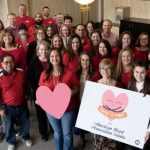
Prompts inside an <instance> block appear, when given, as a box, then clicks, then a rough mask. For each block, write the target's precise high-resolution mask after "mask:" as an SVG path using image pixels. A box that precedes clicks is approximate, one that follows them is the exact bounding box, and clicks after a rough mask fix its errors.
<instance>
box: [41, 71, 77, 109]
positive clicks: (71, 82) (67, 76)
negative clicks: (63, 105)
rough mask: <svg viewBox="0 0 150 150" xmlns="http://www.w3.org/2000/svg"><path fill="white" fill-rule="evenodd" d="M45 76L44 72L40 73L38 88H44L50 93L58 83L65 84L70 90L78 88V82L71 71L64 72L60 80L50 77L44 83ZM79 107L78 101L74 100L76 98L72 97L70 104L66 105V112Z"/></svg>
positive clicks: (56, 77)
mask: <svg viewBox="0 0 150 150" xmlns="http://www.w3.org/2000/svg"><path fill="white" fill-rule="evenodd" d="M45 76H46V74H45V71H43V72H42V74H41V76H40V80H39V86H46V87H48V88H49V89H51V90H52V91H53V90H54V88H55V86H56V85H57V84H58V83H65V84H66V85H68V86H69V88H70V89H76V88H78V85H79V81H78V79H77V77H76V75H75V74H74V73H73V72H72V71H65V72H64V73H63V74H62V76H61V78H60V77H58V76H50V77H49V79H48V81H46V82H44V81H43V80H44V78H45ZM78 107H79V101H78V100H77V99H76V96H72V97H71V100H70V103H69V105H68V108H67V110H66V111H69V110H72V109H76V108H78Z"/></svg>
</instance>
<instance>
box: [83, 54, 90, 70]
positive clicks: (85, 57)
mask: <svg viewBox="0 0 150 150" xmlns="http://www.w3.org/2000/svg"><path fill="white" fill-rule="evenodd" d="M89 65H90V58H89V56H88V55H86V54H83V55H82V56H81V67H82V69H85V70H86V69H88V68H89Z"/></svg>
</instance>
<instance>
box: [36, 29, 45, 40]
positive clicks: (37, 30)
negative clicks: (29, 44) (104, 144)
mask: <svg viewBox="0 0 150 150" xmlns="http://www.w3.org/2000/svg"><path fill="white" fill-rule="evenodd" d="M39 30H41V31H43V33H44V36H45V37H44V39H45V38H46V34H45V30H44V28H42V27H38V28H37V29H36V30H35V33H34V36H35V41H37V34H38V32H39ZM44 39H43V40H44Z"/></svg>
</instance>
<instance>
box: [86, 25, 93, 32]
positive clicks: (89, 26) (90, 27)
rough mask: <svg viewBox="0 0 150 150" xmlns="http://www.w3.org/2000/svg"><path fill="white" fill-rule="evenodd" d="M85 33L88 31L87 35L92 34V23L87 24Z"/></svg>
mask: <svg viewBox="0 0 150 150" xmlns="http://www.w3.org/2000/svg"><path fill="white" fill-rule="evenodd" d="M87 31H88V33H92V32H93V31H94V28H93V25H92V23H88V24H87Z"/></svg>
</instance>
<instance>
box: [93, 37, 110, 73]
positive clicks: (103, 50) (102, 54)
mask: <svg viewBox="0 0 150 150" xmlns="http://www.w3.org/2000/svg"><path fill="white" fill-rule="evenodd" d="M105 58H110V59H112V61H113V57H112V48H111V45H110V44H109V42H108V41H107V40H105V39H102V40H101V41H100V43H99V48H98V50H97V54H96V55H95V56H93V58H92V62H93V68H94V70H95V71H97V70H99V63H100V62H101V60H103V59H105Z"/></svg>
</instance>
